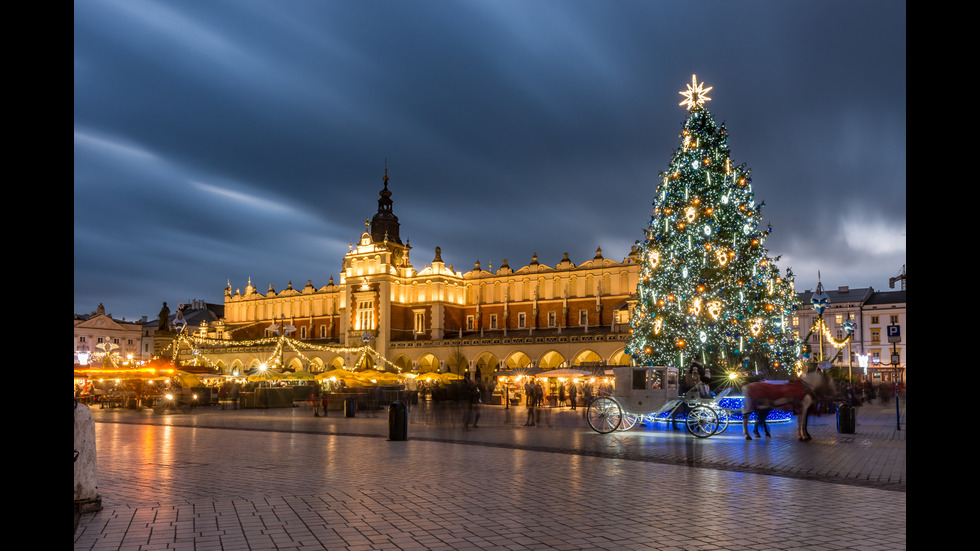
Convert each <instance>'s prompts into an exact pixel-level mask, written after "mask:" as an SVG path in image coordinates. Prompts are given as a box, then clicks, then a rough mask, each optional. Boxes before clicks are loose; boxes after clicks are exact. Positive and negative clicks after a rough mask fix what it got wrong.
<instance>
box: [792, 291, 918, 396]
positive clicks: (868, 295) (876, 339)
mask: <svg viewBox="0 0 980 551" xmlns="http://www.w3.org/2000/svg"><path fill="white" fill-rule="evenodd" d="M824 292H825V293H826V294H827V296H828V297H829V298H830V305H829V307H828V308H827V309H826V310H825V311H824V314H823V318H824V322H825V323H826V324H827V329H828V331H829V332H830V335H829V336H830V338H832V339H837V340H843V338H844V337H846V336H847V333H846V331H845V330H844V323H845V322H846V321H847V320H848V319H850V320H853V322H854V323H855V324H856V329H855V332H854V337H853V338H852V339H851V343H850V346H849V347H847V348H845V350H844V352H843V354H842V355H841V356H840V359H839V361H837V362H835V363H836V365H839V366H842V367H847V365H848V360H849V359H850V362H851V364H850V365H851V366H852V369H853V372H854V373H855V374H858V373H860V374H862V375H867V376H868V377H869V378H870V379H871V380H872V381H874V382H881V381H891V380H892V375H893V374H894V368H893V367H892V366H891V355H892V345H891V344H890V343H888V339H887V328H888V326H889V325H894V326H898V327H899V329H900V332H901V337H902V342H901V343H898V344H897V345H896V347H895V349H896V351H897V353H898V356H899V371H898V373H899V378H900V380H904V379H905V369H906V357H905V356H906V354H905V350H906V340H907V335H906V332H905V318H906V304H905V291H875V290H874V289H872V288H870V287H862V288H855V289H851V288H849V287H846V286H845V287H838V288H837V290H833V291H831V290H825V291H824ZM799 295H800V301H801V302H802V303H803V308H802V309H800V310H799V311H798V312H797V313H796V314H794V316H793V318H792V320H791V323H792V325H793V330H794V331H795V332H796V333H797V335H798V336H799V337H800V338H804V337H806V336H807V335H808V334H810V332H811V328H812V327H813V324H814V322H815V321H816V318H817V313H816V311H814V310H813V309H812V308H810V300H811V299H812V298H813V295H814V292H813V291H810V290H807V291H804V292H802V293H799ZM820 337H821V335H820V334H819V332H813V334H812V335H810V338H809V340H808V341H807V342H808V343H809V345H810V347H811V350H812V353H813V355H814V357H815V358H817V359H819V358H820V357H821V356H820V348H821V345H822V346H823V356H822V357H824V358H828V359H829V358H831V357H834V356H835V355H836V354H837V348H835V347H834V346H833V345H832V344H831V343H830V339H827V338H824V339H823V341H821V338H820ZM825 337H826V335H825ZM848 354H850V355H848Z"/></svg>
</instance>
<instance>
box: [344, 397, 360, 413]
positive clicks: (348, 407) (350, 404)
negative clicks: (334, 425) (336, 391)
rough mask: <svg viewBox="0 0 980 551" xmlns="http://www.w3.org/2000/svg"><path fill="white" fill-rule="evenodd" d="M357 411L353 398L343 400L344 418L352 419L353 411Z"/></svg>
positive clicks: (355, 401)
mask: <svg viewBox="0 0 980 551" xmlns="http://www.w3.org/2000/svg"><path fill="white" fill-rule="evenodd" d="M356 410H357V400H356V399H354V398H348V399H346V400H344V417H353V416H354V411H356Z"/></svg>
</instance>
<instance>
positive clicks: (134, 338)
mask: <svg viewBox="0 0 980 551" xmlns="http://www.w3.org/2000/svg"><path fill="white" fill-rule="evenodd" d="M145 321H146V320H145V319H144V320H142V321H139V322H131V321H126V320H117V319H113V317H112V315H111V314H106V312H105V307H104V306H102V305H101V304H99V306H98V308H97V309H96V311H95V312H92V313H91V314H87V315H85V314H82V315H80V314H75V319H74V322H75V328H74V329H75V336H74V356H75V364H76V365H77V364H80V363H88V362H94V361H99V362H101V361H102V359H101V358H102V356H103V355H104V354H105V353H106V352H108V353H110V354H111V355H112V356H113V357H114V358H115V359H116V361H118V362H128V361H131V360H133V359H135V360H140V359H146V358H147V357H148V356H146V355H145V354H142V353H141V344H142V342H143V324H144V323H145Z"/></svg>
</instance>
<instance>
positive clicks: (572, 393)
mask: <svg viewBox="0 0 980 551" xmlns="http://www.w3.org/2000/svg"><path fill="white" fill-rule="evenodd" d="M568 398H569V400H571V402H572V411H575V399H576V398H578V388H576V386H575V383H574V382H571V383H569V384H568Z"/></svg>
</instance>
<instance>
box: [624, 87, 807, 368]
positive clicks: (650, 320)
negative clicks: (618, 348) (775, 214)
mask: <svg viewBox="0 0 980 551" xmlns="http://www.w3.org/2000/svg"><path fill="white" fill-rule="evenodd" d="M710 90H711V88H710V87H709V88H704V85H703V83H700V84H699V83H698V82H697V77H694V78H692V83H691V84H690V85H688V86H687V91H685V92H681V95H683V96H684V97H685V100H684V101H683V102H681V105H683V106H686V107H687V109H688V110H689V116H688V118H687V120H686V121H685V122H684V130H683V132H682V134H681V136H680V137H681V140H682V143H681V146H680V147H679V148H678V149H677V151H675V152H674V154H673V155H672V157H671V160H670V168H669V169H668V170H667V171H665V172H662V173H661V174H660V184H659V186H658V187H657V191H656V195H655V197H654V200H653V216H652V217H651V219H650V225H649V227H648V228H647V230H646V232H645V233H646V238H645V239H643V240H641V241H638V242H637V252H638V253H639V258H640V263H641V264H640V276H639V277H640V279H639V284H638V285H637V304H636V307H635V308H634V310H633V315H632V318H631V320H630V327H631V331H632V336H631V340H630V343H629V345H628V350H629V352H630V354H632V356H633V357H634V358H635V359H636V361H637V363H638V364H639V365H668V366H679V367H685V366H686V365H687V364H688V362H690V361H691V360H698V361H700V362H702V363H703V365H704V366H705V367H709V368H711V369H712V371H713V372H714V373H716V374H717V373H719V371H718V370H720V371H732V370H744V369H753V370H756V371H766V372H770V373H771V371H772V370H779V371H787V370H788V369H789V368H790V367H791V366H792V365H793V363H794V362H795V361H796V360H797V358H798V357H799V355H800V344H799V342H798V341H797V338H796V336H795V335H794V333H793V331H792V330H791V328H790V324H789V319H790V315H791V313H792V312H793V310H795V309H796V308H797V307H798V300H797V297H796V293H795V292H794V290H793V275H792V271H790V270H787V271H786V274H785V275H781V274H780V272H779V268H778V267H777V266H776V262H775V261H776V260H778V257H777V258H770V257H769V256H768V251H767V250H766V248H765V240H766V237H767V236H768V235H769V233H770V232H771V231H772V227H771V226H766V227H763V226H762V207H763V205H764V204H765V203H764V202H763V203H760V204H756V202H755V198H754V194H753V192H752V179H751V177H750V174H749V169H748V168H746V166H745V165H744V164H742V165H735V164H733V163H732V160H731V158H730V153H729V150H728V132H727V130H726V129H725V125H724V124H722V125H721V126H720V127H719V126H718V125H717V124H715V121H714V119H713V118H712V116H711V114H710V113H709V112H708V110H707V109H705V106H704V104H705V102H706V101H708V100H710V99H711V98H709V97H707V93H708V92H709V91H710Z"/></svg>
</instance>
